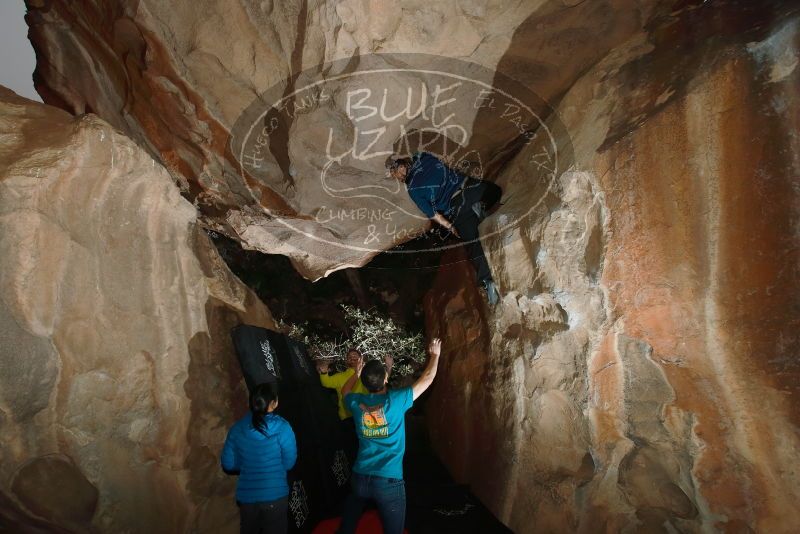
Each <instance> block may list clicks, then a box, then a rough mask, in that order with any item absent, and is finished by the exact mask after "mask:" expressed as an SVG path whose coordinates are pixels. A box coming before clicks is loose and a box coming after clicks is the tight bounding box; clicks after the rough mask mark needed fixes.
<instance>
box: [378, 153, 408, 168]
mask: <svg viewBox="0 0 800 534" xmlns="http://www.w3.org/2000/svg"><path fill="white" fill-rule="evenodd" d="M384 165H385V166H386V168H387V169H389V170H390V171H393V170H395V169H396V168H397V167H399V166H401V165H403V166H405V167H411V158H393V157H392V156H389V157H388V158H386V162H385V163H384Z"/></svg>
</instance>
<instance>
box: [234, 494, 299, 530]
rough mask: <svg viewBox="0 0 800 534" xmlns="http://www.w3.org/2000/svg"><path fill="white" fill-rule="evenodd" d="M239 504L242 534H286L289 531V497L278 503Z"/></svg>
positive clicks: (279, 500)
mask: <svg viewBox="0 0 800 534" xmlns="http://www.w3.org/2000/svg"><path fill="white" fill-rule="evenodd" d="M237 504H239V516H240V524H239V527H240V528H239V533H240V534H286V532H288V531H289V497H288V496H287V497H283V498H282V499H278V500H277V501H269V502H254V503H237Z"/></svg>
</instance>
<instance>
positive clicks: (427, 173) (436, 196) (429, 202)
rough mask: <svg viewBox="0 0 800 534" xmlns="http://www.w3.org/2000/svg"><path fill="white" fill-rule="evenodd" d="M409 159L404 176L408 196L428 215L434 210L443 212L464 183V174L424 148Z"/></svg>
mask: <svg viewBox="0 0 800 534" xmlns="http://www.w3.org/2000/svg"><path fill="white" fill-rule="evenodd" d="M412 161H413V162H412V164H411V168H410V169H409V170H408V177H407V178H406V188H407V189H408V196H410V197H411V200H413V201H414V204H416V205H417V207H418V208H419V209H420V211H422V213H424V214H425V216H426V217H428V218H429V219H430V218H431V217H433V216H434V215H435V214H436V212H439V213H441V214H443V215H447V214H448V212H449V211H450V198H451V197H452V196H453V194H454V193H455V192H456V191H458V189H459V188H460V187H461V184H462V183H464V180H465V179H466V176H465V175H463V174H461V173H460V172H458V171H456V170H454V169H451V168H450V167H448V166H447V165H445V164H444V163H442V162H441V161H440V160H439V158H437V157H436V156H434V155H432V154H428V153H427V152H417V153H416V154H414V157H413V160H412Z"/></svg>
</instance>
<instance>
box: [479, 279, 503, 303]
mask: <svg viewBox="0 0 800 534" xmlns="http://www.w3.org/2000/svg"><path fill="white" fill-rule="evenodd" d="M483 289H484V290H485V291H486V300H488V301H489V306H494V305H495V304H497V303H498V302H499V301H500V292H499V291H497V285H495V283H494V280H491V279H490V280H484V281H483Z"/></svg>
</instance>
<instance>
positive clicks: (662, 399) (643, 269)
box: [426, 15, 800, 533]
mask: <svg viewBox="0 0 800 534" xmlns="http://www.w3.org/2000/svg"><path fill="white" fill-rule="evenodd" d="M723 18H724V17H723ZM715 20H716V19H714V20H711V21H708V23H709V24H711V25H712V26H713V25H715V24H717V25H718V24H720V21H719V20H716V22H715ZM772 20H773V21H772V22H771V23H769V24H766V26H767V27H769V30H765V29H764V26H762V27H761V31H760V32H758V33H756V34H753V33H750V34H749V35H747V38H745V39H741V40H738V42H736V41H734V42H731V41H727V42H725V39H722V42H720V41H719V40H715V39H711V40H710V41H706V42H704V43H699V42H695V43H694V46H695V48H694V50H695V52H698V53H700V51H704V52H703V54H704V57H705V59H704V60H702V61H698V62H697V63H694V64H693V68H692V71H691V73H690V75H689V76H688V78H684V79H680V78H675V77H674V76H673V74H674V73H673V74H668V73H659V72H658V70H657V69H658V68H659V67H663V66H664V65H666V64H668V63H667V62H668V61H671V59H670V58H671V55H672V54H675V53H677V52H675V51H674V50H673V51H670V50H669V49H663V50H659V49H658V48H657V47H656V48H655V50H653V49H652V48H645V49H641V48H637V47H638V45H637V44H636V43H631V44H630V46H628V47H621V48H620V49H619V50H618V51H616V53H615V54H612V55H610V56H609V57H607V58H606V59H605V60H603V61H602V62H600V63H599V64H598V65H597V66H596V67H595V68H594V69H592V70H591V71H589V72H588V73H587V74H586V75H585V76H584V77H583V78H581V80H579V81H578V82H577V83H576V84H574V86H573V87H572V88H571V90H570V91H569V92H568V93H567V95H566V96H565V98H564V99H563V100H562V103H561V105H560V107H559V111H560V113H561V114H562V117H563V120H564V121H565V123H566V124H567V127H568V129H569V131H570V134H571V136H572V139H573V142H574V146H575V159H576V161H575V169H576V171H577V172H576V174H575V180H572V181H570V180H565V179H562V180H561V181H560V183H557V184H555V187H553V188H551V189H550V197H551V199H550V200H549V202H548V203H549V204H550V208H549V210H547V211H541V210H540V211H539V212H535V213H534V214H533V215H532V216H531V217H530V220H529V224H528V225H527V227H523V228H521V229H520V230H519V232H520V235H521V236H522V238H521V239H510V238H509V239H507V240H506V241H503V239H502V236H501V237H500V238H495V237H492V238H489V239H487V240H486V243H485V246H486V248H487V249H488V250H489V256H490V257H491V260H492V267H493V269H494V272H495V278H496V279H497V280H498V281H499V282H500V286H501V291H503V292H504V293H505V298H504V300H503V301H502V303H501V304H500V305H498V306H497V307H496V308H494V309H489V308H487V307H486V305H485V304H484V303H482V302H481V301H480V300H479V296H478V293H477V291H476V290H474V289H471V288H470V287H467V286H470V284H472V281H471V276H472V275H471V271H470V269H469V268H468V267H466V266H464V265H452V266H448V267H446V268H445V270H443V271H442V273H441V275H440V277H439V278H438V281H437V284H436V286H435V287H434V288H433V290H432V291H431V293H430V294H429V298H428V301H427V306H426V309H427V313H428V324H429V326H430V328H431V329H432V330H433V331H435V332H439V333H441V334H442V335H443V337H444V338H445V347H450V348H449V349H448V350H447V351H446V353H445V355H444V356H443V364H442V365H443V368H444V371H443V372H442V373H440V375H439V376H438V377H437V384H436V386H435V390H434V392H433V394H432V396H431V399H430V404H429V418H430V423H431V424H430V427H431V432H432V435H433V436H434V441H435V443H436V447H437V448H438V450H439V451H440V452H441V454H442V457H443V458H444V459H445V461H446V462H447V463H448V465H449V466H450V468H451V470H452V471H453V472H454V473H456V474H457V476H458V477H459V478H460V479H462V480H464V481H466V482H469V483H471V484H472V485H473V488H475V491H476V492H477V493H478V494H479V495H480V496H481V498H482V499H484V500H485V502H488V503H491V507H492V508H493V509H494V510H495V512H496V513H498V515H500V517H501V518H503V519H504V520H505V521H506V522H507V523H508V524H509V525H510V526H511V527H512V528H513V529H514V530H515V531H518V532H556V531H584V532H598V531H605V532H617V531H646V532H667V531H675V530H677V531H682V532H700V531H723V532H787V533H788V532H795V531H797V530H798V528H800V515H798V512H797V509H796V506H795V504H794V503H796V502H798V500H799V499H800V478H799V477H798V474H797V470H796V469H795V468H794V467H793V464H794V463H795V459H796V456H797V451H798V447H800V440H799V438H798V432H797V429H798V416H797V414H798V413H800V409H799V408H800V404H799V403H800V397H799V396H798V395H799V394H800V391H799V389H798V385H800V381H798V369H800V361H798V356H797V347H798V342H800V339H798V336H799V335H800V329H798V324H799V323H798V321H800V310H799V309H798V307H797V302H798V296H800V272H799V271H800V261H798V260H800V253H799V252H798V250H799V249H798V233H797V224H798V220H800V196H798V190H797V187H798V176H800V172H799V171H800V166H799V165H798V163H799V161H798V155H797V154H798V144H797V136H796V131H797V129H798V117H800V108H798V99H797V87H798V86H800V70H799V69H798V68H797V66H798V51H797V45H796V43H797V38H798V33H797V28H798V18H797V16H796V15H794V16H787V17H785V18H776V19H772ZM778 21H780V22H778ZM726 23H731V24H733V23H732V22H731V21H730V20H727V22H726ZM674 24H675V25H677V26H680V25H681V24H682V22H681V21H680V17H678V20H677V21H676V22H675V23H674ZM770 24H771V25H770ZM663 31H664V33H665V34H666V35H665V36H664V38H665V39H672V38H674V37H675V35H670V34H669V32H670V31H673V30H670V29H666V28H665V29H664V30H663ZM654 41H655V42H656V44H658V39H654ZM673 45H674V46H675V48H677V50H678V51H680V50H681V46H683V45H680V43H678V45H675V44H674V43H673ZM642 58H646V61H647V62H646V63H645V62H644V60H643V59H642ZM631 65H638V66H637V67H636V69H637V70H633V69H632V68H631ZM647 65H652V66H653V68H654V69H656V70H654V71H648V70H646V69H647ZM638 69H645V71H644V73H643V72H642V71H640V70H638ZM632 75H634V76H635V83H634V79H631V78H629V77H630V76H632ZM648 99H649V100H648ZM621 121H622V122H621ZM523 157H524V153H523V154H521V155H520V156H519V157H518V158H517V159H516V160H515V161H514V162H513V163H512V165H511V166H510V168H509V169H508V170H507V171H506V173H505V174H504V176H503V177H502V178H501V184H503V185H504V188H505V189H506V191H510V192H511V193H512V194H513V193H514V192H515V184H516V183H518V180H519V177H518V176H519V174H520V173H521V172H522V171H521V169H520V165H521V163H520V161H521V160H522V159H523ZM581 173H583V174H581ZM566 174H567V175H569V173H566ZM578 178H580V179H581V180H583V179H585V184H584V185H580V186H578V187H576V184H578V183H579V182H580V180H578ZM576 180H577V181H576ZM581 191H583V192H581ZM536 194H537V193H536V192H534V195H536ZM581 195H584V196H585V200H583V201H582V200H581ZM509 196H511V195H509ZM537 198H538V197H537ZM545 198H546V196H545ZM589 198H592V199H594V200H595V201H597V202H599V204H600V205H601V209H600V210H599V212H594V211H593V209H592V208H591V206H590V204H589V203H588V199H589ZM509 209H510V210H512V213H513V210H514V209H515V199H514V198H513V197H511V198H510V199H509V201H508V204H507V206H504V210H501V212H500V214H496V215H495V216H494V217H492V218H490V219H488V220H487V222H486V223H484V226H483V227H482V229H483V230H484V231H485V232H486V233H491V230H493V229H494V227H495V226H496V225H497V222H496V221H497V218H498V217H501V216H502V213H503V212H504V213H506V215H508V213H509V211H508V210H509ZM597 215H599V219H598V217H597ZM554 234H555V235H556V236H558V237H557V239H553V235H554ZM592 235H595V237H596V239H595V240H594V241H593V238H591V236H592ZM519 242H521V244H519V245H518V244H517V243H519ZM509 243H510V244H509ZM558 243H560V244H561V245H560V247H558V245H557V244H558ZM598 243H599V245H600V248H599V250H600V253H599V254H597V248H596V244H598ZM559 248H560V250H559ZM523 251H525V252H527V255H525V256H524V257H523ZM554 253H557V254H559V257H558V259H557V263H555V264H554V263H553V261H552V260H553V258H552V256H553V254H554ZM592 258H597V259H598V260H599V266H598V269H597V270H594V269H593V268H592V264H593V262H592V261H591V259H592ZM526 292H527V293H526ZM551 298H553V299H555V301H556V302H557V303H558V304H559V306H561V307H562V308H563V310H564V315H565V317H566V319H565V321H564V322H563V324H562V325H561V327H558V328H554V326H558V322H557V321H553V320H550V321H548V322H545V323H541V322H540V323H539V325H538V326H534V324H535V321H536V320H538V321H541V318H542V317H548V316H549V315H548V311H547V310H548V308H547V302H549V300H550V299H551ZM531 302H536V303H537V305H538V306H540V308H539V309H538V311H537V309H534V308H533V307H532V305H531V304H530V303H531ZM531 316H533V317H534V318H538V319H535V321H534V323H531ZM550 316H552V314H551V315H550ZM548 360H549V361H548Z"/></svg>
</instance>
